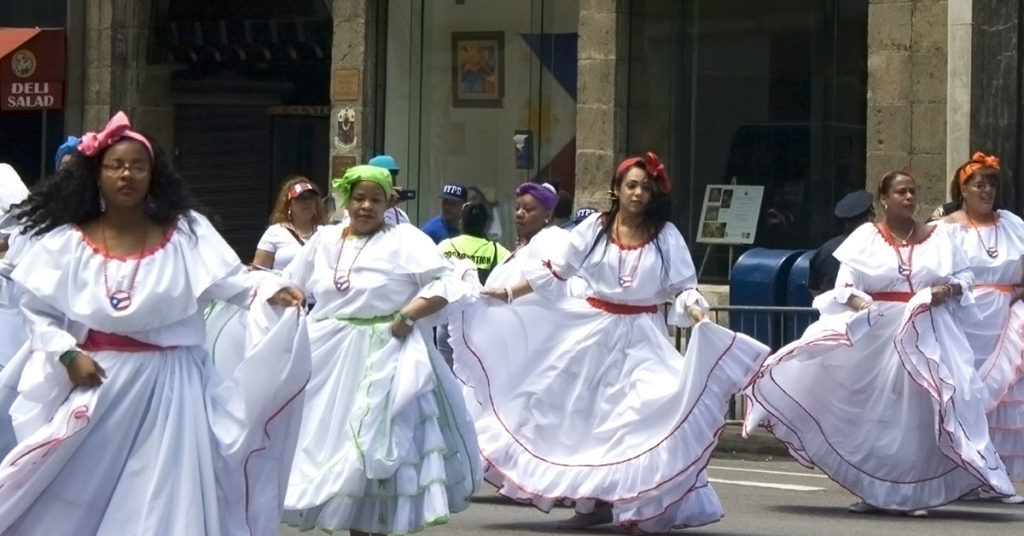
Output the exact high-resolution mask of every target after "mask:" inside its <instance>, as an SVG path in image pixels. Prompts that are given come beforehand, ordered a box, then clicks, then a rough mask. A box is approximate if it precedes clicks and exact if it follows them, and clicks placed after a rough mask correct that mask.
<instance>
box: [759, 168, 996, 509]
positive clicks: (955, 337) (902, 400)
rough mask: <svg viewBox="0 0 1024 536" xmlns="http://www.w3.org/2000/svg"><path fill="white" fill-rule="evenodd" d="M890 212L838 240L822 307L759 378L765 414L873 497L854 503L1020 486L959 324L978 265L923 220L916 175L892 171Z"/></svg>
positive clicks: (935, 498)
mask: <svg viewBox="0 0 1024 536" xmlns="http://www.w3.org/2000/svg"><path fill="white" fill-rule="evenodd" d="M878 198H879V201H880V203H881V205H882V209H883V211H884V218H883V220H882V221H881V222H880V223H877V224H873V223H867V224H864V225H862V226H861V227H859V228H857V230H855V231H854V232H853V233H852V234H851V235H850V237H849V238H847V239H846V241H845V242H843V244H842V245H841V246H840V247H839V248H838V249H837V250H836V252H835V257H836V258H837V259H839V261H840V263H841V267H840V271H839V275H838V279H837V280H836V288H835V289H834V290H832V291H829V292H826V293H824V294H821V295H819V296H818V297H817V298H816V299H815V303H814V305H815V307H816V308H818V310H819V311H821V318H820V319H819V320H818V321H817V322H815V323H814V324H812V325H811V326H810V327H808V328H807V330H806V331H805V332H804V334H803V336H802V337H801V338H800V339H799V340H797V341H794V342H792V343H790V344H789V345H787V346H785V347H783V348H782V349H780V350H779V351H778V352H777V353H775V354H774V355H772V356H771V357H769V358H768V361H767V363H766V364H765V366H764V368H763V369H762V371H761V372H760V373H759V374H758V377H757V379H756V380H755V381H754V384H753V385H752V386H751V390H750V396H751V398H752V400H751V405H750V408H751V409H750V413H749V414H748V416H747V420H746V423H745V427H746V430H747V431H748V432H749V431H750V430H752V429H753V428H754V427H756V426H758V425H763V426H764V427H765V428H767V429H768V430H769V431H771V432H772V433H773V434H774V435H775V436H776V437H777V438H779V439H780V440H781V441H782V442H784V443H785V444H786V445H787V446H788V447H789V450H790V452H791V453H792V454H793V456H794V457H796V459H797V460H798V461H800V462H801V463H803V464H805V465H807V466H809V467H818V468H819V469H821V470H822V471H824V472H825V474H827V475H828V476H829V477H830V478H832V479H833V480H834V481H836V482H837V483H838V484H839V485H841V486H843V487H844V488H846V489H847V490H849V491H850V492H851V493H853V494H854V495H856V496H858V497H859V498H860V499H861V502H858V503H856V504H854V505H852V506H851V507H850V511H852V512H857V513H863V512H871V511H877V510H891V511H898V512H904V513H907V514H908V515H912V516H921V515H926V514H927V510H925V509H927V508H930V507H935V506H940V505H943V504H946V503H948V502H950V501H953V500H956V499H957V498H959V497H961V496H963V495H964V494H966V493H968V492H970V491H972V490H974V489H976V488H978V487H981V486H988V487H990V488H992V489H993V490H994V491H995V492H996V493H998V494H999V495H1012V494H1013V487H1012V485H1011V484H1010V481H1009V479H1008V477H1007V475H1006V470H1005V468H1004V467H1003V464H1002V462H1001V461H1000V460H999V456H998V454H997V453H996V452H995V449H994V448H993V447H992V444H991V443H990V441H989V437H988V429H987V426H986V422H985V411H984V408H983V406H982V403H981V400H980V399H979V397H978V396H977V393H978V391H979V389H980V383H979V381H978V377H977V374H976V373H975V370H974V367H973V366H972V363H970V362H969V359H965V356H970V355H971V349H970V346H969V345H968V343H967V340H966V339H965V338H964V334H963V331H961V329H960V326H959V322H960V319H961V318H963V317H965V316H967V315H968V314H970V311H969V310H967V311H965V310H964V309H963V308H962V307H961V306H962V305H969V304H971V302H972V301H973V300H972V293H971V290H972V287H973V280H974V278H973V276H972V273H971V272H970V270H969V269H968V268H969V266H968V262H967V259H966V258H965V257H964V254H963V252H962V250H961V249H960V247H959V244H957V243H956V242H955V241H954V239H953V236H952V232H951V230H950V229H949V227H948V226H946V225H940V226H929V225H925V224H922V223H919V222H917V221H915V220H914V213H915V211H916V209H917V200H916V182H915V181H914V179H913V177H911V176H910V175H909V174H906V173H902V172H893V173H889V174H887V175H886V176H885V177H883V178H882V180H881V182H880V183H879V187H878Z"/></svg>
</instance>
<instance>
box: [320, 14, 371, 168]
mask: <svg viewBox="0 0 1024 536" xmlns="http://www.w3.org/2000/svg"><path fill="white" fill-rule="evenodd" d="M375 6H376V3H375V2H374V1H373V0H334V3H333V16H334V37H333V39H334V43H333V46H332V49H331V139H330V144H331V177H339V176H341V175H342V174H343V173H344V172H345V170H346V169H348V168H349V167H351V166H353V165H356V164H360V163H364V162H366V160H367V158H368V154H367V152H368V151H371V150H373V140H374V137H375V134H376V131H375V127H376V125H375V124H374V111H375V110H376V106H377V102H376V100H377V95H376V94H375V92H374V88H375V86H376V79H375V67H376V50H375V43H376V35H375V34H376V30H375V22H376V12H377V8H376V7H375ZM380 97H381V98H383V95H380Z"/></svg>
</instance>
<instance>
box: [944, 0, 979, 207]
mask: <svg viewBox="0 0 1024 536" xmlns="http://www.w3.org/2000/svg"><path fill="white" fill-rule="evenodd" d="M973 4H974V0H955V1H953V2H950V4H949V18H948V20H949V27H948V30H947V31H948V48H949V54H948V59H947V61H946V183H947V185H948V183H949V181H950V180H952V177H953V172H955V171H956V169H957V168H958V167H960V164H962V163H963V162H964V160H965V159H966V158H967V156H968V155H969V154H970V153H971V48H972V47H971V40H972V39H973V27H974V21H973V19H974V15H973V13H972V11H973ZM947 191H948V186H947ZM947 197H948V196H947Z"/></svg>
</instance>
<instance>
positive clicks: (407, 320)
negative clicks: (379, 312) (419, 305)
mask: <svg viewBox="0 0 1024 536" xmlns="http://www.w3.org/2000/svg"><path fill="white" fill-rule="evenodd" d="M395 318H397V319H399V320H401V321H402V323H403V324H405V325H406V326H409V327H410V328H411V327H412V326H413V324H415V323H416V321H415V320H413V319H411V318H409V315H407V314H405V313H403V312H402V311H398V312H397V313H395Z"/></svg>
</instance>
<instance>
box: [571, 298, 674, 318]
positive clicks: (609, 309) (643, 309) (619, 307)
mask: <svg viewBox="0 0 1024 536" xmlns="http://www.w3.org/2000/svg"><path fill="white" fill-rule="evenodd" d="M587 303H589V304H590V306H591V307H593V308H594V309H600V310H602V311H604V312H606V313H611V314H613V315H641V314H647V313H657V312H658V306H657V305H626V304H624V303H612V302H607V301H604V300H599V299H597V298H587Z"/></svg>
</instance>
